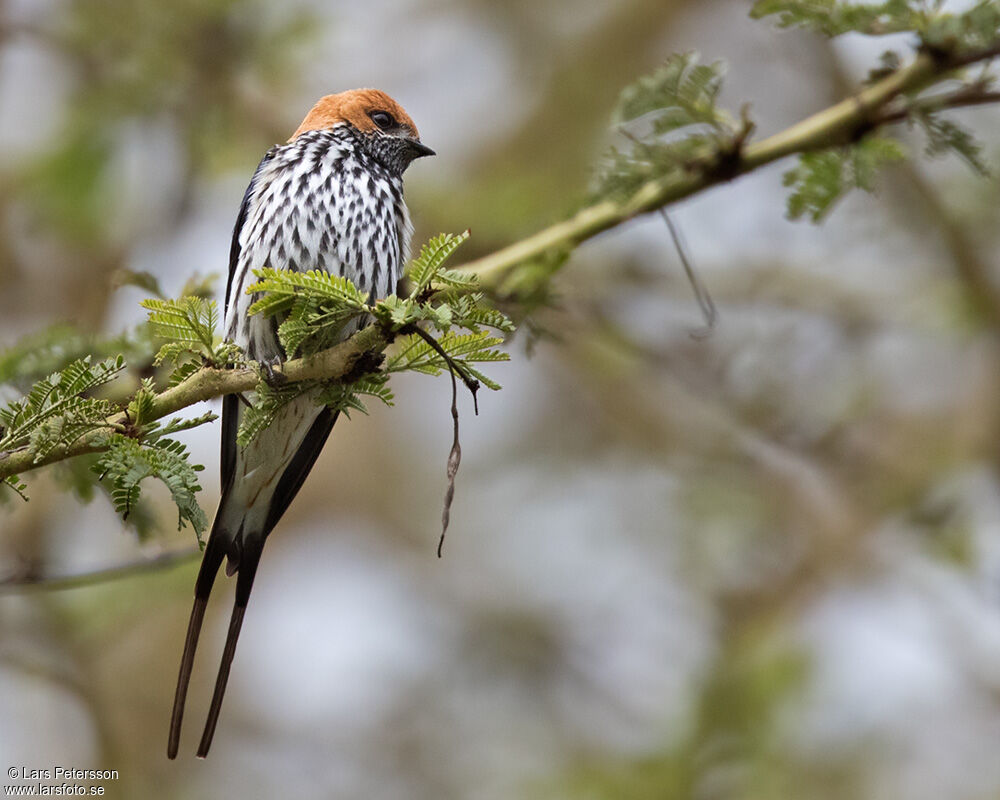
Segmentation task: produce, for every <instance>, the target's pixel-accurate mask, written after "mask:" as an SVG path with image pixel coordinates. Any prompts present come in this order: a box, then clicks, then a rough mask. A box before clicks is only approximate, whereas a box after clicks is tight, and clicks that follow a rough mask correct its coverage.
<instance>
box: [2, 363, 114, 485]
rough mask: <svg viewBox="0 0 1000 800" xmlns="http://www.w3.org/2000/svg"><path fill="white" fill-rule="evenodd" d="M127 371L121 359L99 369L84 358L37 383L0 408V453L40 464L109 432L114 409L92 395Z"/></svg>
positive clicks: (109, 404) (97, 364)
mask: <svg viewBox="0 0 1000 800" xmlns="http://www.w3.org/2000/svg"><path fill="white" fill-rule="evenodd" d="M124 369H125V359H124V358H123V357H122V356H118V357H117V358H111V359H106V360H104V361H100V362H98V363H96V364H94V363H91V358H90V356H86V357H84V358H81V359H77V360H75V361H73V362H71V363H70V364H69V365H68V366H67V367H66V368H65V369H63V370H61V371H60V372H54V373H52V374H51V375H49V376H48V377H46V378H43V379H42V380H40V381H38V382H37V383H36V384H35V385H34V386H32V387H31V390H30V391H29V392H28V394H27V395H26V396H25V397H23V398H22V399H20V400H16V401H14V402H12V403H10V404H9V405H7V406H6V407H4V408H2V409H0V426H2V433H0V451H9V450H17V449H22V448H27V449H28V451H29V452H30V453H31V454H32V455H33V456H34V461H35V463H37V462H39V461H41V460H42V459H43V458H45V457H46V456H47V455H49V453H51V452H52V451H53V450H54V449H55V448H57V447H68V446H70V445H72V444H75V443H76V442H77V441H79V440H80V439H81V438H83V437H84V436H87V435H88V434H91V433H94V432H97V431H108V430H110V429H111V428H112V425H111V423H109V422H108V417H109V416H110V415H111V414H113V413H114V411H115V406H114V404H112V403H111V402H109V401H107V400H104V399H101V398H99V397H95V396H94V392H95V390H97V389H99V388H100V387H101V386H103V385H104V384H106V383H108V382H109V381H111V380H112V379H113V378H115V377H116V376H117V375H119V374H120V373H121V372H122V371H123V370H124ZM12 485H13V484H12Z"/></svg>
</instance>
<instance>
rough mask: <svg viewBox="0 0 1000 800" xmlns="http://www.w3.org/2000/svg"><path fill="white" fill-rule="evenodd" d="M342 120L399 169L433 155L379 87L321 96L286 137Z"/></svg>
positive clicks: (323, 127)
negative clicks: (293, 130) (295, 129)
mask: <svg viewBox="0 0 1000 800" xmlns="http://www.w3.org/2000/svg"><path fill="white" fill-rule="evenodd" d="M345 124H346V125H349V126H351V127H352V128H354V129H355V130H356V131H358V132H359V133H361V134H364V139H365V140H368V141H369V142H371V144H372V145H373V147H375V148H376V149H377V150H378V151H380V152H381V153H382V154H383V155H385V154H389V155H391V157H392V159H393V160H394V161H399V162H400V163H399V164H398V166H401V169H400V172H401V171H402V170H403V169H405V168H406V166H407V165H408V164H409V163H410V162H411V161H413V160H414V159H416V158H421V157H422V156H432V155H434V151H433V150H431V149H430V148H429V147H428V146H427V145H425V144H422V143H421V141H420V134H419V133H418V132H417V126H416V125H414V124H413V120H412V119H410V115H409V114H407V113H406V112H405V111H404V110H403V107H402V106H401V105H399V103H397V102H396V101H395V100H393V99H392V98H391V97H389V95H387V94H386V93H385V92H381V91H379V90H378V89H352V90H350V91H347V92H340V93H339V94H328V95H327V96H326V97H321V98H320V99H319V101H318V102H317V103H316V105H314V106H313V107H312V109H310V111H309V113H308V114H306V117H305V119H304V120H302V124H301V125H299V128H298V130H297V131H295V133H294V134H292V138H291V139H289V140H288V141H289V142H292V141H294V140H295V139H297V138H298V137H299V136H301V135H302V134H303V133H306V132H308V131H319V130H327V129H330V128H333V127H335V126H337V125H345Z"/></svg>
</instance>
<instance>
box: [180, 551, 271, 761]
mask: <svg viewBox="0 0 1000 800" xmlns="http://www.w3.org/2000/svg"><path fill="white" fill-rule="evenodd" d="M263 549H264V537H263V536H260V535H257V536H253V535H251V536H244V539H243V549H242V551H241V553H240V561H239V573H238V575H237V578H236V602H235V603H234V604H233V615H232V617H231V618H230V621H229V633H228V634H227V636H226V647H225V649H224V650H223V651H222V663H221V664H219V676H218V677H217V678H216V680H215V691H214V692H213V694H212V705H211V706H210V707H209V709H208V719H207V720H206V721H205V730H204V732H203V733H202V734H201V743H200V744H199V745H198V758H204V757H205V756H207V755H208V748H209V747H211V746H212V737H213V736H214V735H215V726H216V724H218V722H219V711H221V710H222V698H223V697H224V696H225V694H226V683H227V682H228V681H229V669H230V667H231V666H232V663H233V656H234V655H236V642H237V640H238V639H239V636H240V628H241V627H242V626H243V615H244V614H245V613H246V610H247V602H248V601H249V600H250V590H251V589H253V580H254V577H255V576H256V575H257V565H258V564H259V563H260V554H261V551H262V550H263ZM171 741H172V739H171Z"/></svg>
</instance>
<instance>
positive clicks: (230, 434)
mask: <svg viewBox="0 0 1000 800" xmlns="http://www.w3.org/2000/svg"><path fill="white" fill-rule="evenodd" d="M277 151H278V148H277V146H275V147H272V148H271V149H270V150H268V151H267V152H266V153H265V154H264V157H263V158H262V159H261V160H260V163H259V164H258V165H257V169H256V170H254V173H253V177H252V178H251V179H250V183H249V184H248V185H247V190H246V191H245V192H244V193H243V202H242V203H240V213H239V214H237V215H236V224H235V225H234V226H233V241H232V244H230V246H229V278H228V279H227V280H226V297H225V301H224V303H225V305H224V308H225V310H226V311H229V295H230V294H232V291H233V277H234V276H235V275H236V270H237V268H238V267H239V262H240V233H241V232H242V231H243V226H244V225H245V224H246V221H247V213H248V212H249V209H250V200H251V198H252V197H253V193H254V190H255V189H256V188H257V178H258V177H259V176H260V171H261V170H262V169H263V168H264V166H265V165H266V164H267V163H268V162H269V161H270V160H271V159H272V158H274V154H275V153H276V152H277ZM239 427H240V399H239V398H238V397H236V396H235V395H228V396H226V397H223V398H222V446H221V448H220V450H221V452H220V454H219V463H220V475H221V477H222V490H223V491H225V490H226V487H227V486H228V485H229V482H230V481H231V480H232V479H233V470H234V469H236V432H237V430H239Z"/></svg>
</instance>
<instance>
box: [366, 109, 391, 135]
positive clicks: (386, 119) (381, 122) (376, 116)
mask: <svg viewBox="0 0 1000 800" xmlns="http://www.w3.org/2000/svg"><path fill="white" fill-rule="evenodd" d="M368 116H370V117H371V118H372V122H374V123H375V124H376V125H378V126H379V128H381V129H382V130H384V131H385V130H388V129H389V128H391V127H392V126H393V125H395V124H396V120H394V119H393V118H392V114H389V113H388V112H385V111H372V113H371V114H369V115H368Z"/></svg>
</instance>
